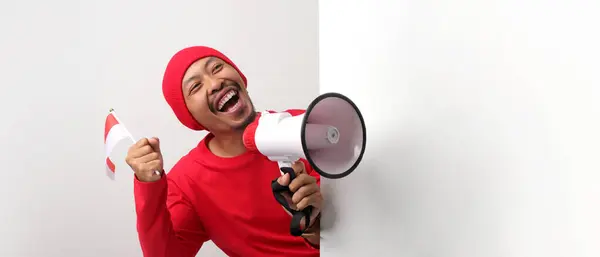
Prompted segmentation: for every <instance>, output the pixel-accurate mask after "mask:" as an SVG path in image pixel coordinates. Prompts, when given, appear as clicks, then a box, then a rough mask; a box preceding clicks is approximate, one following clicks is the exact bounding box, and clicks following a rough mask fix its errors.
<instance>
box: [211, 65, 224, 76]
mask: <svg viewBox="0 0 600 257" xmlns="http://www.w3.org/2000/svg"><path fill="white" fill-rule="evenodd" d="M222 69H223V64H222V63H218V64H216V65H215V67H214V68H213V74H214V73H217V72H219V71H221V70H222Z"/></svg>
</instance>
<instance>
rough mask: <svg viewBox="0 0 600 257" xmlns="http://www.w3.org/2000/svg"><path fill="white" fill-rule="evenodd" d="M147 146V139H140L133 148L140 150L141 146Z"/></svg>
mask: <svg viewBox="0 0 600 257" xmlns="http://www.w3.org/2000/svg"><path fill="white" fill-rule="evenodd" d="M147 144H148V139H147V138H142V139H140V140H138V141H137V142H136V143H135V145H134V146H136V148H140V147H142V146H145V145H147Z"/></svg>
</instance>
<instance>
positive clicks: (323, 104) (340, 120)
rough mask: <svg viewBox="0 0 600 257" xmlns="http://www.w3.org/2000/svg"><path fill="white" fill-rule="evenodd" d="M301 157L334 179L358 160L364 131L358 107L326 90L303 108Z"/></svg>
mask: <svg viewBox="0 0 600 257" xmlns="http://www.w3.org/2000/svg"><path fill="white" fill-rule="evenodd" d="M300 133H301V135H300V138H301V142H302V148H303V151H304V156H305V157H306V159H307V160H308V162H309V163H310V164H311V166H312V168H313V169H314V170H315V171H317V172H318V173H319V174H320V175H321V176H323V177H326V178H329V179H338V178H343V177H345V176H348V175H349V174H350V173H352V172H353V171H354V170H355V169H356V167H357V166H358V165H359V163H360V162H361V160H362V157H363V155H364V152H365V147H366V142H367V134H366V126H365V122H364V119H363V116H362V114H361V113H360V110H359V109H358V107H357V106H356V104H354V102H352V100H350V99H349V98H348V97H346V96H344V95H342V94H339V93H326V94H322V95H320V96H319V97H317V98H316V99H315V100H314V101H312V103H311V104H310V105H309V106H308V108H307V109H306V113H305V114H304V120H303V126H302V128H301V132H300Z"/></svg>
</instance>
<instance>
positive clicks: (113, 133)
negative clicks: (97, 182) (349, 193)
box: [104, 109, 135, 180]
mask: <svg viewBox="0 0 600 257" xmlns="http://www.w3.org/2000/svg"><path fill="white" fill-rule="evenodd" d="M127 138H129V139H130V140H131V141H132V142H135V140H133V136H131V134H130V133H129V131H128V130H127V128H125V125H123V124H122V123H121V122H119V119H118V118H117V116H116V114H115V111H114V110H113V109H111V110H110V112H109V113H108V116H106V122H105V123H104V152H105V157H106V175H107V176H108V177H109V178H111V179H113V180H114V179H115V164H114V163H113V162H112V161H111V160H110V154H111V153H112V151H113V149H114V148H115V146H117V144H118V143H119V142H121V141H122V140H123V139H127Z"/></svg>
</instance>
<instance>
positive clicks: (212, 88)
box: [208, 79, 224, 95]
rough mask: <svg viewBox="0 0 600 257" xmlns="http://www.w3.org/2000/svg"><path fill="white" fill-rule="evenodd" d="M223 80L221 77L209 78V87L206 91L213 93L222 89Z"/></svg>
mask: <svg viewBox="0 0 600 257" xmlns="http://www.w3.org/2000/svg"><path fill="white" fill-rule="evenodd" d="M223 86H224V85H223V80H221V79H210V80H209V88H208V93H209V94H211V95H212V94H215V93H217V92H219V91H220V90H221V89H223Z"/></svg>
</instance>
